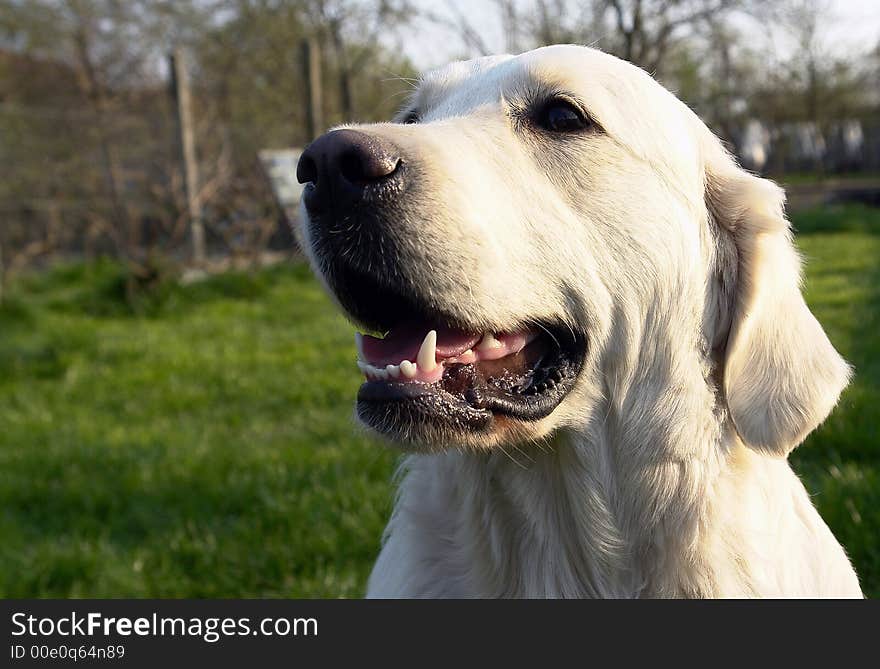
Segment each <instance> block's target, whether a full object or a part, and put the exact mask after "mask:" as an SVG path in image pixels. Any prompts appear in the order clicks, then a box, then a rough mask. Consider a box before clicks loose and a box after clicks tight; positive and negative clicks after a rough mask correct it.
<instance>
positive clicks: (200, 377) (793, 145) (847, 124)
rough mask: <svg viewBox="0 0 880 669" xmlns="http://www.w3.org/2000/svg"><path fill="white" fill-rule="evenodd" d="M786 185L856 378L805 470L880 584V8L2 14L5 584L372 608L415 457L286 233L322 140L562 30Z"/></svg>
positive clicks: (135, 4)
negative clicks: (361, 400) (479, 62)
mask: <svg viewBox="0 0 880 669" xmlns="http://www.w3.org/2000/svg"><path fill="white" fill-rule="evenodd" d="M560 42H564V43H581V44H589V45H594V46H596V47H598V48H601V49H603V50H605V51H609V52H611V53H614V54H616V55H618V56H621V57H623V58H626V59H628V60H630V61H632V62H634V63H636V64H637V65H640V66H641V67H643V68H645V69H646V70H648V71H649V72H652V73H653V74H654V75H655V76H656V77H657V79H659V80H660V81H661V82H662V83H663V84H664V85H665V86H667V87H668V88H670V89H671V90H673V91H674V92H675V93H676V94H677V95H678V96H679V97H681V98H682V99H683V100H685V101H686V102H687V103H688V104H689V105H690V106H691V107H692V108H693V109H694V110H695V111H696V112H697V113H698V114H699V115H700V116H701V117H702V118H703V119H704V120H705V121H706V122H707V123H708V124H709V126H710V127H711V128H712V129H713V130H714V131H715V132H716V133H717V134H718V135H719V136H721V137H722V138H723V139H724V140H725V141H726V142H727V143H728V145H729V147H730V148H731V150H732V151H734V152H735V153H736V154H737V155H738V157H739V158H740V160H741V162H742V163H743V164H744V165H745V166H746V167H748V168H749V169H751V170H754V171H756V172H759V173H761V174H763V175H766V176H769V177H771V178H773V179H775V180H777V181H779V182H780V183H782V184H783V185H784V186H785V187H786V190H787V192H788V196H789V204H788V209H789V214H790V217H791V219H792V222H793V225H794V227H795V229H796V233H797V235H796V239H797V243H798V245H799V247H800V249H801V251H802V252H803V254H804V256H805V258H806V260H807V263H808V264H807V275H806V282H805V293H806V296H807V299H808V302H809V303H810V306H811V307H812V309H813V310H814V312H815V313H816V314H817V316H818V317H819V319H820V321H822V323H823V325H824V326H825V328H826V330H827V331H828V333H829V335H830V337H831V339H832V341H833V342H834V344H835V345H836V346H837V348H838V349H839V350H840V351H841V352H842V353H843V354H844V355H845V356H846V357H847V359H848V360H849V361H850V362H852V363H853V365H854V366H855V368H856V377H855V381H854V382H853V384H852V385H851V386H850V388H849V389H848V390H847V391H846V393H845V394H844V396H843V399H842V401H841V404H840V406H839V407H838V408H837V410H836V411H835V412H834V414H832V417H831V418H830V419H829V420H828V421H827V422H826V423H825V424H824V425H823V426H822V427H821V428H820V429H819V430H818V431H817V432H816V433H815V434H814V435H812V436H811V437H810V438H809V439H808V441H807V442H806V443H805V444H804V445H802V446H801V447H800V448H799V449H798V450H797V451H795V454H794V455H793V457H792V462H793V464H794V466H795V469H796V470H797V471H798V473H799V475H800V476H801V477H802V479H803V480H804V482H805V483H806V485H807V487H808V489H809V490H810V492H811V494H812V495H813V498H814V500H815V503H816V504H817V506H818V507H819V509H820V511H821V512H822V514H823V516H824V517H825V518H826V520H827V521H828V522H829V524H830V525H831V527H832V529H833V530H834V532H835V534H836V535H837V537H838V538H839V539H841V541H842V542H843V543H844V545H845V546H846V548H847V551H848V552H849V554H850V556H851V557H852V559H853V561H854V562H855V564H856V568H857V570H858V572H859V574H860V576H861V578H862V584H863V588H864V589H865V591H866V593H867V594H869V595H872V596H877V595H880V453H878V445H880V437H878V428H880V416H878V412H877V407H878V406H880V3H878V2H877V0H853V1H845V0H776V1H764V2H760V1H757V0H580V1H577V0H483V1H480V2H473V1H472V2H467V1H466V0H445V1H443V0H434V1H430V0H289V1H287V2H282V1H273V0H180V1H175V2H163V1H156V2H147V1H143V0H132V1H129V2H123V1H121V0H69V1H54V0H30V1H27V0H0V596H4V597H41V596H56V597H66V596H90V597H126V596H130V597H171V596H179V597H214V596H223V597H236V596H279V597H297V596H311V597H327V596H359V595H361V594H362V593H363V589H364V585H365V582H366V576H367V574H368V573H369V569H370V566H371V564H372V561H373V559H374V558H375V556H376V554H377V552H378V547H379V537H380V535H381V530H382V527H383V525H384V521H385V519H386V517H387V515H388V513H389V512H390V508H391V494H392V488H391V486H390V477H391V474H392V472H393V468H394V462H395V454H394V453H391V452H389V451H388V450H387V449H385V448H384V447H382V446H381V445H379V444H378V443H376V442H374V441H373V440H371V439H370V438H369V437H367V436H366V435H363V434H360V433H359V432H358V429H357V428H356V427H355V426H354V422H353V420H352V418H351V412H352V406H353V398H354V395H355V392H356V388H357V386H358V385H359V379H358V374H357V372H356V368H355V367H354V365H353V364H352V362H353V360H354V357H355V354H354V347H353V342H352V339H351V337H352V331H351V328H350V327H349V326H348V325H347V324H346V323H345V322H344V321H343V319H342V318H341V317H340V316H339V315H338V314H337V313H336V311H335V310H334V308H333V307H332V305H331V304H330V303H329V301H328V300H327V298H326V297H325V296H324V295H323V293H322V292H321V290H320V288H319V287H318V286H317V284H316V283H315V281H314V280H313V279H312V278H311V276H310V273H309V271H308V269H307V268H306V267H305V266H304V264H303V260H302V258H301V256H300V254H298V252H297V250H296V247H295V242H294V240H293V238H292V235H291V233H290V226H289V223H290V219H292V218H294V217H295V215H296V214H295V199H296V188H295V187H291V185H290V183H289V182H290V177H291V176H292V175H291V174H290V165H292V164H294V163H293V162H292V161H293V160H295V157H296V155H297V149H298V148H301V147H302V146H304V145H305V144H306V143H307V142H308V141H309V140H310V138H312V137H314V136H315V135H316V134H319V133H320V132H323V130H324V129H326V128H327V127H330V126H332V125H334V124H337V123H341V122H344V121H351V120H355V121H373V120H387V119H389V118H390V117H391V115H392V114H393V113H394V112H395V111H396V110H397V109H398V108H399V107H400V106H401V105H402V104H403V102H404V101H405V99H406V95H407V94H408V93H409V91H410V90H411V89H412V87H413V85H414V81H415V78H417V77H418V74H419V72H422V71H424V70H426V69H429V68H431V67H434V66H438V65H442V64H444V63H445V62H448V61H449V60H453V59H459V58H467V57H473V56H476V55H481V54H485V53H497V52H520V51H524V50H527V49H530V48H533V47H535V46H539V45H542V44H551V43H560Z"/></svg>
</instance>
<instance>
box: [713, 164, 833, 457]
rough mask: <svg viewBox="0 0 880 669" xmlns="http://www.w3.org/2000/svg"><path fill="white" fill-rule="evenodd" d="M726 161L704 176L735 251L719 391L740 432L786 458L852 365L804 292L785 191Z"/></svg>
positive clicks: (746, 439)
mask: <svg viewBox="0 0 880 669" xmlns="http://www.w3.org/2000/svg"><path fill="white" fill-rule="evenodd" d="M724 159H726V160H725V163H721V166H720V169H716V170H715V172H714V173H713V172H712V171H711V170H709V171H708V173H707V176H706V179H707V183H706V189H707V205H708V207H709V211H710V214H711V215H712V216H713V217H714V218H715V220H716V221H717V222H718V223H719V224H720V225H721V226H722V227H724V228H726V229H727V230H728V231H729V232H730V233H731V234H732V236H733V240H734V244H735V245H736V253H737V257H738V263H737V265H738V267H737V278H736V288H735V298H734V304H733V314H732V318H731V327H730V333H729V335H728V339H727V348H726V353H725V359H724V392H725V395H726V399H727V406H728V409H729V412H730V417H731V419H732V420H733V424H734V426H735V427H736V430H737V432H738V433H739V435H740V437H741V438H742V440H743V441H744V442H745V443H746V444H747V445H749V446H751V447H752V448H755V449H757V450H760V451H763V452H766V453H768V454H772V455H779V456H785V455H787V454H788V453H789V452H790V451H791V450H792V449H793V448H794V447H795V446H797V445H798V444H799V443H800V442H801V441H803V440H804V438H805V437H806V436H807V435H808V434H809V433H810V432H811V431H812V430H813V429H815V428H816V427H817V426H818V425H819V424H820V423H821V422H822V421H823V420H825V418H826V417H827V416H828V414H829V413H830V412H831V409H832V408H834V405H835V404H836V403H837V398H838V397H839V395H840V392H841V391H842V390H843V389H844V387H845V386H846V384H847V382H848V381H849V376H850V368H849V366H848V365H847V363H846V362H845V361H844V360H843V358H841V357H840V355H839V354H838V353H837V351H836V350H835V349H834V347H833V346H832V345H831V342H830V341H829V340H828V337H827V335H826V334H825V332H824V330H822V326H821V325H820V324H819V322H818V321H817V320H816V318H815V317H814V316H813V314H812V313H811V312H810V310H809V309H808V308H807V305H806V303H805V302H804V298H803V296H802V295H801V291H800V279H801V267H800V265H801V263H800V258H799V256H798V254H797V252H796V251H795V248H794V245H793V244H792V238H791V230H790V228H789V223H788V221H787V220H786V219H785V215H784V212H783V204H784V202H785V196H784V194H783V192H782V189H781V188H779V187H778V186H777V185H776V184H774V183H773V182H771V181H768V180H766V179H760V178H758V177H755V176H753V175H751V174H749V173H747V172H745V171H744V170H741V169H740V168H739V167H737V166H736V165H735V164H734V162H733V160H732V159H730V158H729V157H727V156H726V155H725V156H724ZM717 167H718V165H717V164H716V168H717Z"/></svg>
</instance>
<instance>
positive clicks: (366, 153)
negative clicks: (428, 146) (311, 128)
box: [296, 130, 400, 213]
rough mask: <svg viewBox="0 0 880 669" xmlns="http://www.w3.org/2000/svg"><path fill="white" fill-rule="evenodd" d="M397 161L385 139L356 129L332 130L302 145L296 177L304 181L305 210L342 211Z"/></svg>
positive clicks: (391, 171)
mask: <svg viewBox="0 0 880 669" xmlns="http://www.w3.org/2000/svg"><path fill="white" fill-rule="evenodd" d="M399 164H400V157H399V156H398V155H397V151H396V149H395V147H394V146H392V145H391V144H389V143H388V142H386V141H384V140H382V139H380V138H378V137H372V136H370V135H367V134H366V133H363V132H358V131H357V130H334V131H333V132H328V133H327V134H326V135H321V136H320V137H318V139H316V140H315V141H314V142H312V143H311V144H309V145H308V146H307V147H306V150H305V151H303V154H302V156H300V159H299V164H298V165H297V166H296V179H297V181H299V182H300V183H301V184H306V188H305V190H304V191H303V201H304V202H305V205H306V208H308V210H309V211H314V212H316V213H320V212H323V211H326V210H328V209H329V208H331V207H332V208H333V209H335V210H337V211H344V210H346V209H348V208H349V207H351V206H352V205H353V204H355V203H356V202H358V201H360V200H361V199H362V198H363V197H364V194H365V192H366V191H367V189H369V188H370V187H375V186H376V185H377V184H379V183H381V182H383V181H385V180H386V179H387V178H388V177H390V176H391V175H392V174H394V173H395V172H396V171H397V167H398V165H399Z"/></svg>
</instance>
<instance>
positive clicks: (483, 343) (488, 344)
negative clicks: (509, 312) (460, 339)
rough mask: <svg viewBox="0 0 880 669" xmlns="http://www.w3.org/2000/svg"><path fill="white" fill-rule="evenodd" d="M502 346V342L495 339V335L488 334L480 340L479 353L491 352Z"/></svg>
mask: <svg viewBox="0 0 880 669" xmlns="http://www.w3.org/2000/svg"><path fill="white" fill-rule="evenodd" d="M501 346H502V344H501V342H500V341H498V340H497V339H495V335H494V334H492V333H491V332H487V333H486V334H484V335H483V338H482V339H481V340H480V343H479V344H477V350H478V351H491V350H493V349H496V348H501Z"/></svg>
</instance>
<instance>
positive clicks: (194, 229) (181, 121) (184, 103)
mask: <svg viewBox="0 0 880 669" xmlns="http://www.w3.org/2000/svg"><path fill="white" fill-rule="evenodd" d="M169 63H170V69H171V88H172V94H173V95H174V100H175V102H176V103H177V104H176V111H177V128H178V131H179V138H180V145H181V149H182V151H181V153H182V156H183V167H184V186H185V188H186V202H187V208H188V210H189V220H190V235H191V239H192V260H193V263H194V264H196V265H203V264H204V262H205V227H204V224H203V222H202V206H201V202H199V164H198V159H197V158H196V140H195V129H194V128H193V114H192V94H191V92H190V85H189V73H188V71H187V69H186V56H185V54H184V52H183V49H180V48H177V49H175V50H174V52H173V53H172V54H171V57H170V59H169Z"/></svg>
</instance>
